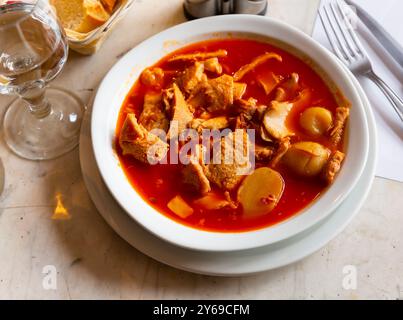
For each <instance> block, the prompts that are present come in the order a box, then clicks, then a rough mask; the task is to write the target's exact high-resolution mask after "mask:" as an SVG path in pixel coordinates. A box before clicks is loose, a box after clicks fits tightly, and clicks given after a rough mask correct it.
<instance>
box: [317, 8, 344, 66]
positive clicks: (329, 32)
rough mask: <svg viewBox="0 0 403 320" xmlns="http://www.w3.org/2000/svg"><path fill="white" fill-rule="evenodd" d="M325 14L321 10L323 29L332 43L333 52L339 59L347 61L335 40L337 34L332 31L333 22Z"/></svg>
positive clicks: (320, 16)
mask: <svg viewBox="0 0 403 320" xmlns="http://www.w3.org/2000/svg"><path fill="white" fill-rule="evenodd" d="M323 12H324V9H323V8H322V9H321V10H319V18H320V21H321V23H322V26H323V29H324V30H325V33H326V36H327V38H328V40H329V42H330V44H331V46H332V48H333V51H334V53H335V54H336V55H337V57H338V58H339V59H340V60H344V61H347V59H346V57H345V55H344V54H343V53H342V52H341V50H340V49H339V46H338V44H337V39H335V34H334V32H333V31H332V28H331V27H330V26H331V21H330V20H329V17H328V16H327V17H325V14H324V13H323ZM325 19H327V23H326V21H325Z"/></svg>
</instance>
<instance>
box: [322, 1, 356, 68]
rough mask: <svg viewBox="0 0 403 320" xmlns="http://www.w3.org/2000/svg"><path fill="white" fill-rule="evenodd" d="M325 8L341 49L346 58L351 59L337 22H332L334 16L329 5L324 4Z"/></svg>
mask: <svg viewBox="0 0 403 320" xmlns="http://www.w3.org/2000/svg"><path fill="white" fill-rule="evenodd" d="M324 10H325V14H326V16H327V19H328V21H329V24H330V27H331V29H332V31H333V34H334V35H335V38H336V40H337V43H338V45H339V48H340V49H341V52H343V56H344V58H345V59H346V60H350V59H349V53H348V50H347V47H346V46H345V44H344V43H343V41H342V39H341V37H340V34H339V33H338V32H337V30H336V28H335V27H334V25H335V24H334V23H332V18H331V17H330V13H329V7H328V6H326V5H325V6H324ZM336 24H337V25H338V23H337V20H336Z"/></svg>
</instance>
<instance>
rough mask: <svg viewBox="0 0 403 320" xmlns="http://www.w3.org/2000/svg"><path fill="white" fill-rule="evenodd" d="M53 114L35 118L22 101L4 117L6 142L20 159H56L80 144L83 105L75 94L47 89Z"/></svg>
mask: <svg viewBox="0 0 403 320" xmlns="http://www.w3.org/2000/svg"><path fill="white" fill-rule="evenodd" d="M46 99H47V100H48V101H49V103H50V105H51V111H50V113H49V115H48V116H46V117H44V118H40V119H39V118H37V117H35V116H34V115H33V114H32V113H31V112H30V111H29V108H28V105H27V103H26V102H25V101H24V100H22V99H16V100H14V101H13V102H12V103H11V104H10V106H9V108H8V110H7V112H6V114H5V116H4V138H5V141H6V143H7V145H8V146H9V147H10V149H11V150H13V151H14V152H15V153H16V154H17V155H19V156H21V157H23V158H26V159H30V160H46V159H53V158H56V157H58V156H61V155H62V154H64V153H66V152H69V151H70V150H72V149H73V148H74V147H75V146H77V144H78V139H79V135H80V127H81V120H82V118H83V114H84V111H85V108H84V105H83V103H82V102H81V101H80V99H79V98H77V97H76V96H75V95H73V94H72V93H70V92H68V91H65V90H63V89H59V88H52V87H50V88H47V89H46Z"/></svg>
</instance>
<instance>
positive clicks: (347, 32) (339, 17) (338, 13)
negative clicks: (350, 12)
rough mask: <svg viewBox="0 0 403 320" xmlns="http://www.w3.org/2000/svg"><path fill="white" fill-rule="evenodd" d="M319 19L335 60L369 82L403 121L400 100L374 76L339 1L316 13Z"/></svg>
mask: <svg viewBox="0 0 403 320" xmlns="http://www.w3.org/2000/svg"><path fill="white" fill-rule="evenodd" d="M319 17H320V20H321V22H322V25H323V28H324V29H325V32H326V35H327V38H328V39H329V42H330V44H331V45H332V48H333V50H334V52H335V54H336V55H337V57H338V58H339V59H340V60H341V61H342V62H343V63H344V64H345V65H346V66H347V67H348V68H349V69H350V71H351V72H352V73H354V74H356V75H363V76H366V77H368V78H369V79H371V80H372V81H373V82H374V83H375V84H376V85H377V86H378V87H379V88H380V89H381V91H382V92H383V93H384V95H385V96H386V98H388V100H389V102H390V103H391V105H392V107H393V109H394V110H395V111H396V113H397V115H398V116H399V118H400V120H401V121H402V122H403V100H402V99H401V98H400V97H399V96H398V95H397V94H396V92H394V91H393V89H392V88H390V87H389V86H388V85H387V84H386V82H385V81H383V80H382V79H381V78H380V77H379V76H378V75H376V74H375V72H374V70H373V68H372V64H371V60H370V59H369V57H368V54H367V52H366V51H365V49H364V47H363V45H362V44H361V42H360V40H359V39H358V36H357V35H356V33H355V31H354V28H353V26H352V25H351V22H350V21H349V19H348V17H347V14H346V12H345V9H344V8H343V5H341V4H340V2H339V1H338V0H336V1H329V3H328V4H325V5H323V7H322V8H321V9H320V10H319Z"/></svg>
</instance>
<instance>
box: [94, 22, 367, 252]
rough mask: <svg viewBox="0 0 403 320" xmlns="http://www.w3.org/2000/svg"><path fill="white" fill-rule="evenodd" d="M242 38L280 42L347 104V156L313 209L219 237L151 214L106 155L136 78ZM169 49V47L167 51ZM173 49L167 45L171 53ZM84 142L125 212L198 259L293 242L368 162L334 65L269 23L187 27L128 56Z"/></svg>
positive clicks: (342, 74) (104, 90)
mask: <svg viewBox="0 0 403 320" xmlns="http://www.w3.org/2000/svg"><path fill="white" fill-rule="evenodd" d="M229 36H233V37H236V36H242V37H248V38H251V37H252V38H256V37H259V38H260V39H262V40H267V41H269V42H270V41H273V39H276V40H277V41H279V40H280V41H283V42H285V43H286V44H288V45H290V44H292V46H293V47H294V48H296V50H297V51H300V52H303V53H304V52H305V54H307V55H308V53H309V57H310V59H311V60H312V61H313V62H314V64H315V65H317V66H319V67H320V68H321V69H322V70H323V71H324V72H325V74H327V75H331V79H332V80H333V82H334V83H335V84H336V86H337V87H338V88H339V89H340V91H341V92H342V93H343V95H344V96H345V97H346V98H347V99H348V100H349V101H350V102H351V103H352V108H351V115H350V119H349V125H348V126H349V130H347V135H348V137H347V141H348V143H347V156H346V159H345V161H344V164H343V167H342V170H341V171H340V173H339V175H338V177H337V179H336V180H335V182H334V183H333V184H332V185H331V186H330V187H329V188H328V190H326V192H325V193H324V194H323V195H321V196H320V197H319V198H318V199H317V200H315V201H314V202H313V204H312V205H310V206H308V207H307V208H305V209H304V210H302V211H301V212H300V213H299V214H297V215H295V216H294V217H292V218H290V219H288V220H286V221H284V222H281V223H279V224H277V225H274V226H270V227H266V228H263V229H259V230H254V231H248V232H234V233H221V232H210V231H203V230H198V229H195V228H191V227H188V226H185V225H183V224H180V223H178V222H176V221H174V220H172V219H170V218H168V217H166V216H165V215H163V214H161V213H159V212H158V211H157V210H155V209H154V208H152V207H151V206H150V205H149V204H147V202H146V201H144V199H143V198H142V197H141V196H140V195H139V194H138V193H137V192H136V190H135V189H134V188H133V187H132V185H131V184H130V183H129V181H128V179H127V177H126V176H125V174H124V172H123V170H122V168H121V165H120V162H119V159H118V157H117V155H116V153H115V151H114V150H113V141H114V139H115V128H116V122H117V118H118V114H119V109H120V107H121V105H122V102H123V100H124V99H125V97H126V95H127V93H128V92H129V90H130V89H131V87H132V85H133V84H134V82H135V81H136V79H137V78H138V76H139V74H140V72H141V71H142V70H143V69H144V68H145V67H147V66H149V65H152V64H154V63H155V62H157V61H158V60H159V59H161V58H162V57H163V56H165V55H166V54H167V53H168V52H170V51H173V50H174V49H177V48H179V47H183V46H185V45H187V44H189V43H193V42H195V41H200V40H205V39H212V38H215V39H216V38H228V37H229ZM169 44H171V46H169ZM172 44H173V45H172ZM91 123H92V124H91V136H92V143H93V148H94V153H95V159H96V162H97V164H98V166H99V169H100V172H101V175H102V177H103V179H104V181H105V183H106V185H107V186H108V188H109V190H110V191H111V193H112V195H113V196H114V197H115V199H116V200H117V201H118V203H119V204H120V205H121V206H122V207H123V208H124V210H126V212H127V213H128V214H129V215H130V216H131V217H132V218H134V219H135V220H136V221H137V222H138V223H140V224H141V225H142V226H143V227H145V228H146V229H147V230H149V231H150V232H152V233H153V234H155V235H156V236H158V237H160V238H162V239H164V240H166V241H168V242H171V243H173V244H176V245H178V246H182V247H185V248H189V249H193V250H205V251H231V250H246V249H250V248H257V247H261V246H265V245H268V244H272V243H275V242H278V241H282V240H284V239H287V238H290V237H292V236H295V235H297V234H298V233H300V232H303V231H304V230H307V229H309V228H311V227H312V226H314V225H315V224H317V223H319V222H320V221H321V220H323V219H324V218H326V217H327V216H328V215H329V214H330V213H331V212H333V211H334V209H336V208H337V206H339V205H340V204H341V203H342V201H343V200H344V199H345V197H346V196H347V195H348V194H349V193H350V192H351V191H352V189H353V187H354V186H355V185H356V183H357V182H358V179H359V177H360V176H361V173H362V170H363V168H364V164H365V161H366V158H367V154H368V146H369V143H368V128H367V123H366V121H365V114H364V108H363V105H362V103H361V100H360V98H359V94H358V92H357V90H356V87H355V86H354V84H353V83H352V81H351V79H350V77H349V76H348V74H347V73H346V71H345V70H344V68H342V67H340V64H339V63H338V62H337V60H336V58H335V57H334V56H333V55H331V54H329V52H328V51H327V50H326V49H324V48H323V47H321V46H320V45H319V44H317V43H316V42H315V41H313V40H312V39H311V38H310V37H308V36H307V35H305V34H304V33H302V32H301V31H299V30H297V29H295V28H293V27H290V26H289V25H286V24H284V23H281V22H278V21H276V20H273V19H269V18H266V17H260V16H251V15H228V16H220V17H211V18H205V19H199V20H195V21H191V22H187V23H184V24H181V25H178V26H175V27H173V28H170V29H168V30H165V31H163V32H161V33H159V34H157V35H155V36H153V37H151V38H149V39H148V40H146V41H144V42H143V43H141V44H140V45H138V46H137V47H135V48H134V49H133V50H131V51H130V52H129V53H127V54H126V55H125V56H124V57H123V58H122V59H121V60H120V61H119V62H118V63H117V64H116V65H115V66H114V67H113V68H112V69H111V70H110V71H109V73H108V74H107V75H106V77H105V78H104V80H103V81H102V83H101V85H100V87H99V89H98V91H97V94H96V97H95V101H94V106H93V113H92V119H91Z"/></svg>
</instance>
